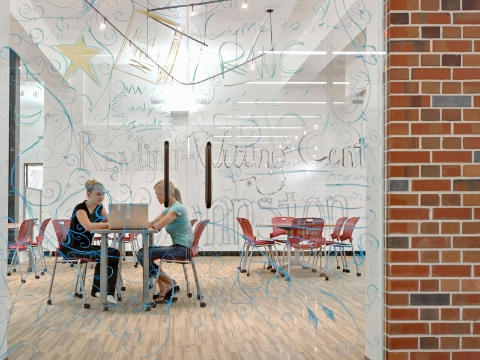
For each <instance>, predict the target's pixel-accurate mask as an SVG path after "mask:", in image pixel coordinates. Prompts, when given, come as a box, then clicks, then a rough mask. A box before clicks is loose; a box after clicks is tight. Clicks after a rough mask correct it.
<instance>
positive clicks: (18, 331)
mask: <svg viewBox="0 0 480 360" xmlns="http://www.w3.org/2000/svg"><path fill="white" fill-rule="evenodd" d="M238 260H239V259H238V257H203V258H197V264H198V270H199V274H200V281H201V286H202V290H203V292H204V295H205V298H204V299H205V302H206V303H207V306H206V307H205V308H200V307H199V302H198V301H197V300H196V290H195V287H194V281H193V273H192V271H191V269H189V278H190V281H191V283H192V289H193V292H194V294H193V297H192V298H189V297H187V295H186V282H185V279H184V275H183V269H182V266H181V265H176V264H168V265H165V267H164V270H165V272H167V273H168V274H169V275H171V276H172V277H173V278H175V279H177V280H178V283H179V285H180V288H181V292H180V293H179V295H178V297H179V299H178V302H176V303H174V304H172V305H171V306H167V305H160V306H157V307H156V308H154V309H152V311H150V312H145V311H143V309H142V307H141V306H140V303H141V283H140V282H139V281H140V279H141V276H142V272H141V268H140V267H139V268H134V267H133V263H132V261H131V260H130V259H129V258H127V260H126V261H124V262H123V280H124V284H125V287H126V291H125V292H124V293H123V297H122V301H121V302H119V303H118V305H117V306H116V307H112V308H110V309H109V310H108V311H105V312H104V311H102V308H101V304H100V301H99V299H97V298H91V297H90V296H89V294H90V288H91V281H92V274H93V270H92V269H90V268H89V269H88V272H87V277H88V279H87V285H86V291H87V294H88V295H87V300H88V303H90V304H91V308H90V309H84V308H82V305H81V300H80V299H75V298H74V297H72V293H73V290H74V282H75V280H74V279H75V277H74V273H73V271H72V268H70V267H69V266H68V265H65V264H60V265H58V267H57V274H56V276H55V282H54V287H53V293H52V299H53V305H50V306H48V305H47V295H48V286H49V283H50V279H51V270H52V269H53V259H52V258H47V267H48V270H49V272H48V273H47V274H45V276H41V278H40V279H39V280H37V279H35V277H34V274H32V273H29V274H28V277H27V281H26V283H24V284H21V283H20V274H19V273H18V272H16V273H13V274H12V276H10V277H7V280H8V285H9V294H8V309H9V313H8V314H7V315H5V314H2V315H3V316H2V319H1V320H2V321H8V347H9V354H8V359H9V360H16V359H35V360H36V359H49V360H50V359H52V360H54V359H58V360H64V359H72V360H74V359H84V360H100V359H102V360H103V359H104V360H107V359H116V360H123V359H147V358H148V359H160V358H161V359H176V360H178V359H202V360H203V359H222V360H223V359H235V360H240V359H242V360H247V359H248V360H252V359H363V358H364V355H363V354H364V317H365V315H364V309H363V305H364V303H365V301H364V293H365V280H364V277H363V276H362V277H357V276H355V270H353V271H352V272H351V273H350V274H345V273H342V272H341V270H332V271H331V272H330V274H329V275H330V280H329V281H325V278H323V277H319V275H318V274H317V273H312V272H311V271H310V270H307V269H301V268H292V279H291V281H285V278H282V277H277V276H276V275H275V273H272V272H270V271H269V270H266V269H265V270H264V269H263V263H261V261H263V260H262V258H261V257H254V263H252V266H251V276H250V277H247V276H246V274H239V273H238V272H237V265H238ZM349 260H351V259H349ZM330 268H334V267H333V266H331V267H330Z"/></svg>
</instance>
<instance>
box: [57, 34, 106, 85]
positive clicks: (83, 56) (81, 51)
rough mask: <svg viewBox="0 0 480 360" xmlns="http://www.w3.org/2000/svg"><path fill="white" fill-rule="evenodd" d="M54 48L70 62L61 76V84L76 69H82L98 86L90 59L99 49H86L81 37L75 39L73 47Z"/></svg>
mask: <svg viewBox="0 0 480 360" xmlns="http://www.w3.org/2000/svg"><path fill="white" fill-rule="evenodd" d="M56 48H57V49H58V51H60V52H61V53H62V54H63V55H65V56H66V57H67V58H69V59H70V61H71V62H70V66H69V67H68V69H67V71H66V72H65V75H64V76H63V82H65V81H67V80H68V79H69V78H70V77H71V76H72V75H73V74H75V72H76V71H77V70H78V69H82V70H83V71H85V73H86V74H87V75H88V76H90V77H91V78H92V80H93V81H95V82H96V83H97V85H100V83H99V81H98V78H97V75H95V70H94V69H93V66H92V63H91V59H92V57H94V56H95V55H97V54H98V53H99V52H101V51H102V50H101V49H96V48H92V47H88V46H87V45H86V44H85V38H84V37H83V35H80V36H79V37H78V38H77V42H76V44H75V45H57V46H56Z"/></svg>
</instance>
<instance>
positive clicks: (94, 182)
mask: <svg viewBox="0 0 480 360" xmlns="http://www.w3.org/2000/svg"><path fill="white" fill-rule="evenodd" d="M95 186H103V184H102V183H101V182H100V181H97V180H95V179H92V180H87V181H85V189H87V192H89V193H90V192H92V191H93V190H94V189H95Z"/></svg>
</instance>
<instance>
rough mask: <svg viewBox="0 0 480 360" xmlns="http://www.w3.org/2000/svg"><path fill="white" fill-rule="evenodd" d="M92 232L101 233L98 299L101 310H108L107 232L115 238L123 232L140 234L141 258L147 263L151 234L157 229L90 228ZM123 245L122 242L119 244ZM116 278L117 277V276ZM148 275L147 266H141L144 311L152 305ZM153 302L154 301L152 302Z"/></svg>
mask: <svg viewBox="0 0 480 360" xmlns="http://www.w3.org/2000/svg"><path fill="white" fill-rule="evenodd" d="M91 232H92V233H95V234H100V235H102V240H101V242H100V301H101V302H102V304H103V311H107V310H108V303H107V256H108V255H107V247H108V234H115V235H116V238H119V237H121V236H123V235H124V234H141V235H142V242H143V259H144V264H149V261H150V253H149V248H150V246H152V245H153V234H155V233H157V232H158V230H146V229H143V230H139V229H136V230H135V229H123V230H112V229H102V230H92V231H91ZM121 246H123V244H122V245H121ZM119 261H120V263H121V261H122V254H120V259H119ZM120 270H121V265H120V264H119V269H118V271H119V272H120ZM117 279H118V278H117ZM149 283H150V276H149V266H144V267H143V309H144V310H145V311H150V309H151V307H152V302H153V299H152V297H151V296H150V287H149V285H150V284H149ZM153 304H155V303H153Z"/></svg>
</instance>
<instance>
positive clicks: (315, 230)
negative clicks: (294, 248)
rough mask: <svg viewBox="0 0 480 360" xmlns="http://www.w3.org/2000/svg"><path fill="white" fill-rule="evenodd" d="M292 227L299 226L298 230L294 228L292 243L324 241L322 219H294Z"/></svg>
mask: <svg viewBox="0 0 480 360" xmlns="http://www.w3.org/2000/svg"><path fill="white" fill-rule="evenodd" d="M292 225H298V228H292V231H291V236H290V238H289V242H290V243H298V242H300V241H304V240H308V241H321V240H322V239H323V237H322V233H323V225H324V220H323V219H322V218H297V219H293V221H292Z"/></svg>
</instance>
